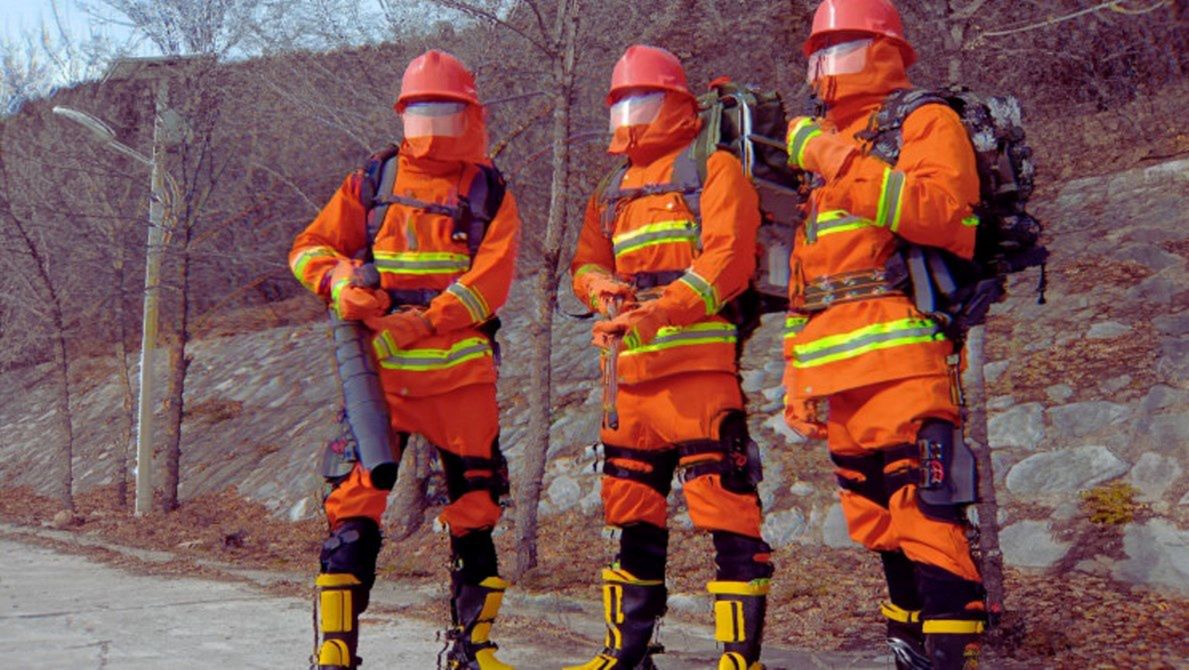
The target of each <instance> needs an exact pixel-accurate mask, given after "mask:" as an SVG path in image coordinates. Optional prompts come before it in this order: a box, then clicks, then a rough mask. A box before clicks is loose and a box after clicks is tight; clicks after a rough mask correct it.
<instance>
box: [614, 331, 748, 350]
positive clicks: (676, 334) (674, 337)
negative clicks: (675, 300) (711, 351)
mask: <svg viewBox="0 0 1189 670" xmlns="http://www.w3.org/2000/svg"><path fill="white" fill-rule="evenodd" d="M735 339H736V331H735V327H734V326H732V325H730V324H729V323H715V322H706V323H695V324H693V325H692V326H665V327H664V328H661V329H660V330H658V331H657V333H656V338H655V339H653V340H652V342H650V343H648V344H644V345H641V344H639V343H637V342H636V341H635V338H633V337H632V336H631V333H629V335H628V336H627V337H625V338H623V344H624V347H626V351H623V352H621V353H620V354H619V355H620V357H625V356H635V355H637V354H646V353H650V352H654V351H662V350H664V349H674V348H676V347H689V346H694V345H698V344H734V343H735Z"/></svg>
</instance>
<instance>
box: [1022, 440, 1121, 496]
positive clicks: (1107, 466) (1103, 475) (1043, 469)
mask: <svg viewBox="0 0 1189 670" xmlns="http://www.w3.org/2000/svg"><path fill="white" fill-rule="evenodd" d="M1127 470H1128V466H1127V463H1125V462H1123V461H1122V460H1120V459H1119V458H1118V457H1117V456H1115V455H1114V454H1112V453H1111V452H1110V451H1109V450H1107V448H1106V447H1101V446H1088V447H1076V448H1073V449H1062V450H1058V451H1046V452H1044V453H1040V454H1035V455H1032V456H1029V457H1028V458H1025V459H1024V460H1022V461H1020V462H1019V463H1016V464H1015V466H1013V467H1012V469H1011V471H1010V472H1008V473H1007V480H1006V483H1007V490H1008V491H1011V493H1012V494H1013V495H1018V496H1028V495H1043V494H1061V493H1072V492H1073V491H1077V490H1079V489H1084V488H1089V487H1091V486H1094V485H1096V484H1099V483H1101V482H1104V481H1107V480H1108V479H1113V478H1115V477H1118V476H1119V475H1122V474H1123V473H1125V472H1127Z"/></svg>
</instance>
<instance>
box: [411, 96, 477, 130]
mask: <svg viewBox="0 0 1189 670" xmlns="http://www.w3.org/2000/svg"><path fill="white" fill-rule="evenodd" d="M466 107H467V106H466V103H465V102H434V101H431V102H410V103H409V104H408V105H405V109H404V111H403V112H401V119H402V120H403V121H404V124H405V137H459V136H461V135H462V133H463V131H464V130H466V114H465V113H464V112H465V111H466Z"/></svg>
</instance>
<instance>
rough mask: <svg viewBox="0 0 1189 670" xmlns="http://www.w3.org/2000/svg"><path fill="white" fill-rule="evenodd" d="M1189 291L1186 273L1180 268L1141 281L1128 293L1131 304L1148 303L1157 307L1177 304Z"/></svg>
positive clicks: (1161, 272)
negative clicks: (1180, 297)
mask: <svg viewBox="0 0 1189 670" xmlns="http://www.w3.org/2000/svg"><path fill="white" fill-rule="evenodd" d="M1187 291H1189V285H1187V284H1186V281H1185V272H1184V271H1183V270H1182V269H1181V268H1179V267H1175V268H1167V269H1165V270H1162V271H1160V272H1157V273H1156V274H1154V275H1152V276H1151V277H1148V278H1147V279H1145V280H1143V281H1141V282H1140V283H1138V284H1136V285H1135V286H1133V287H1131V288H1130V289H1129V290H1128V291H1127V300H1128V301H1129V302H1148V303H1152V304H1156V305H1171V304H1176V302H1177V301H1178V300H1179V298H1178V297H1179V296H1180V295H1181V294H1183V293H1185V292H1187Z"/></svg>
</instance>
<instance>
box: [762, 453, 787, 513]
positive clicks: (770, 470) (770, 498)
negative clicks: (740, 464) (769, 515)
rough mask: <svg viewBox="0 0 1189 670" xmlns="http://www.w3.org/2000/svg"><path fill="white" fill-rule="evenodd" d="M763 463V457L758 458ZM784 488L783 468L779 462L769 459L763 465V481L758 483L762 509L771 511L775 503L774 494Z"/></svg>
mask: <svg viewBox="0 0 1189 670" xmlns="http://www.w3.org/2000/svg"><path fill="white" fill-rule="evenodd" d="M760 460H761V461H764V460H765V459H764V458H763V455H762V454H761V457H760ZM783 488H784V466H783V465H782V464H781V462H780V461H778V460H776V459H774V458H769V459H766V462H765V463H764V481H762V482H760V485H759V493H760V504H761V505H762V507H763V509H772V504H773V503H774V502H776V492H777V491H779V490H781V489H783Z"/></svg>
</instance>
